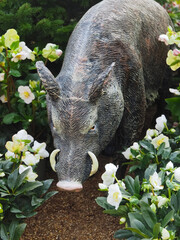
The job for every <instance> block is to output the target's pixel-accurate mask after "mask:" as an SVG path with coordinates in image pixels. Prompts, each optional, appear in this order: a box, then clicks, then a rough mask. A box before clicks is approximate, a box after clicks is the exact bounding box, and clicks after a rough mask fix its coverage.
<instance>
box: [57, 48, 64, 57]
mask: <svg viewBox="0 0 180 240" xmlns="http://www.w3.org/2000/svg"><path fill="white" fill-rule="evenodd" d="M62 53H63V52H62V50H61V49H57V50H56V54H57V55H58V56H59V57H60V56H61V55H62Z"/></svg>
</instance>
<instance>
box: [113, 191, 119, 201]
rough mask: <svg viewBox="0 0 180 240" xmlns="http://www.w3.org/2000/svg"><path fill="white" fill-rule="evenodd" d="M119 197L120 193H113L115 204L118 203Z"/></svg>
mask: <svg viewBox="0 0 180 240" xmlns="http://www.w3.org/2000/svg"><path fill="white" fill-rule="evenodd" d="M118 196H119V193H118V192H114V193H113V199H114V201H115V202H118Z"/></svg>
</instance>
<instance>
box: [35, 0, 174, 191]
mask: <svg viewBox="0 0 180 240" xmlns="http://www.w3.org/2000/svg"><path fill="white" fill-rule="evenodd" d="M168 25H171V21H170V18H169V16H168V14H167V13H166V11H165V10H164V8H163V7H161V6H160V5H159V4H158V3H157V2H155V1H153V0H103V1H101V2H100V3H98V4H96V5H95V6H93V7H92V8H91V9H90V10H89V11H87V13H86V14H85V15H84V16H83V17H82V19H81V20H80V21H79V23H78V24H77V26H76V27H75V29H74V31H73V33H72V35H71V37H70V39H69V42H68V45H67V49H66V53H65V58H64V62H63V66H62V69H61V71H60V73H59V75H58V76H57V77H56V78H54V76H53V75H52V73H51V72H50V71H49V70H48V69H47V68H46V67H45V66H44V64H43V62H41V61H39V62H37V70H38V73H39V76H40V78H41V80H42V83H43V85H44V87H45V89H46V91H47V109H48V118H49V124H50V128H51V131H52V135H53V139H54V146H55V148H56V150H54V151H53V152H52V155H51V159H50V161H51V163H52V167H53V168H54V169H55V170H56V171H57V175H58V183H57V186H58V187H59V188H60V189H61V190H69V191H76V192H78V191H80V190H82V188H83V187H82V183H83V182H84V181H85V180H86V179H87V178H88V177H89V175H92V174H93V173H95V172H96V171H97V168H98V161H97V158H96V156H97V155H98V154H99V153H100V152H101V151H102V150H103V149H104V148H105V147H106V145H107V144H108V143H109V142H110V141H111V139H112V138H113V136H114V134H115V133H116V131H117V129H118V127H119V126H120V130H121V132H122V138H123V141H122V142H124V144H126V145H128V144H131V143H132V142H133V141H134V139H136V138H137V136H138V135H139V134H140V133H141V131H142V128H143V126H144V120H145V113H146V109H147V107H148V106H150V105H151V104H152V103H153V102H154V101H155V99H156V98H157V96H158V90H159V88H160V86H161V85H162V81H163V78H164V73H165V68H166V62H165V60H166V55H167V51H168V49H167V46H165V44H164V43H162V42H159V41H158V37H159V35H160V34H162V33H165V32H166V31H167V27H168ZM56 154H57V156H58V160H57V163H55V155H56Z"/></svg>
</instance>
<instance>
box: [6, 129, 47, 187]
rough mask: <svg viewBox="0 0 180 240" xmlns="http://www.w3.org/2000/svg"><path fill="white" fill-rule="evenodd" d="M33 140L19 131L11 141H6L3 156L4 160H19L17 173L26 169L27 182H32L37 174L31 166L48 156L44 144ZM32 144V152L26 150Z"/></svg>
mask: <svg viewBox="0 0 180 240" xmlns="http://www.w3.org/2000/svg"><path fill="white" fill-rule="evenodd" d="M33 141H34V138H33V137H32V136H31V135H29V134H28V133H27V132H26V131H25V130H20V131H19V132H18V133H17V134H15V135H13V137H12V141H8V142H7V143H6V145H5V147H6V149H7V150H8V151H7V152H6V154H5V157H6V159H10V158H20V159H19V160H20V165H19V173H20V174H21V173H22V172H24V171H25V170H26V169H29V172H28V175H27V181H29V182H32V181H35V179H36V178H37V176H38V175H37V174H36V173H35V172H33V166H35V165H36V164H37V163H39V161H40V159H43V158H46V157H48V156H49V153H48V152H47V151H46V149H45V148H46V143H39V142H37V141H34V143H33ZM32 143H33V146H32V152H30V151H29V150H28V149H29V148H30V144H32Z"/></svg>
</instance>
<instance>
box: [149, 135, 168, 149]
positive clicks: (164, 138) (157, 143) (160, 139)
mask: <svg viewBox="0 0 180 240" xmlns="http://www.w3.org/2000/svg"><path fill="white" fill-rule="evenodd" d="M151 143H152V144H153V146H154V147H155V148H156V149H157V148H158V147H159V146H160V145H161V143H165V148H168V147H169V146H170V145H169V138H168V137H167V136H165V135H164V134H160V135H159V136H157V137H155V138H153V139H152V141H151Z"/></svg>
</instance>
